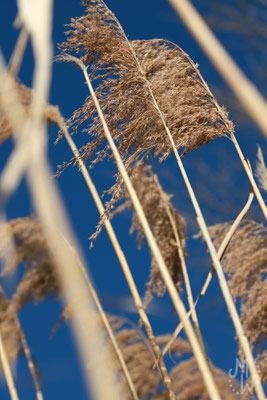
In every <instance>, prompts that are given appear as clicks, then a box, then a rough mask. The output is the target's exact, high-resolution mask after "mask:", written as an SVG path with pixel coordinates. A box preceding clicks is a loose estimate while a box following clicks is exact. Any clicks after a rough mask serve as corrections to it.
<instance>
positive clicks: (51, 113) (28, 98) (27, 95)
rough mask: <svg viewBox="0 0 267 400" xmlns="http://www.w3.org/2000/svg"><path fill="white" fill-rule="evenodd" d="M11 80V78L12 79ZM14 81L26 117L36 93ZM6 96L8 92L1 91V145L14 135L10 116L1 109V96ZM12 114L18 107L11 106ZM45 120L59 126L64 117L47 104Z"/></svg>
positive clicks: (14, 88)
mask: <svg viewBox="0 0 267 400" xmlns="http://www.w3.org/2000/svg"><path fill="white" fill-rule="evenodd" d="M10 78H11V77H10ZM12 81H13V90H15V91H16V93H17V95H18V100H19V101H20V103H21V105H22V106H23V108H24V110H25V112H26V115H28V114H29V112H30V110H31V105H32V102H33V97H34V93H33V90H32V89H29V88H28V87H27V86H25V85H23V84H22V83H19V82H17V81H15V80H14V79H13V77H12ZM3 95H4V96H6V92H5V93H3V92H2V91H1V90H0V144H1V143H3V142H5V141H6V140H8V139H9V138H11V137H12V136H13V135H14V132H13V129H12V126H11V124H10V122H9V119H10V118H9V116H8V115H7V114H6V113H5V111H4V110H3V109H2V107H1V96H3ZM8 108H9V110H10V112H12V114H13V115H14V114H16V105H15V104H10V106H9V107H8ZM44 118H45V119H46V120H47V121H48V122H49V123H51V124H59V122H60V121H61V119H62V117H61V114H60V111H59V109H58V107H57V106H53V105H50V104H47V105H46V106H45V108H44Z"/></svg>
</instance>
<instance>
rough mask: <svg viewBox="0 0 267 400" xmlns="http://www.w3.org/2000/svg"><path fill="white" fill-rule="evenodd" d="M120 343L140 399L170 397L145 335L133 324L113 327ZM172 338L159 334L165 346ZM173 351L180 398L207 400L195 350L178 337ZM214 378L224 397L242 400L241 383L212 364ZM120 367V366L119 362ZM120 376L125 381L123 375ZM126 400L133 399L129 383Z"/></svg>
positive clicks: (174, 380) (175, 384) (173, 376)
mask: <svg viewBox="0 0 267 400" xmlns="http://www.w3.org/2000/svg"><path fill="white" fill-rule="evenodd" d="M114 322H115V324H116V319H114V321H113V323H111V324H112V327H113V330H114V333H115V336H116V340H117V343H118V345H119V347H120V349H121V351H122V355H123V358H124V360H125V362H126V365H127V367H128V370H129V373H130V375H131V377H132V380H133V383H134V386H135V389H136V392H137V395H138V398H139V399H148V398H149V399H153V400H167V399H168V394H167V393H166V392H165V391H163V390H162V385H161V378H160V374H159V372H158V370H157V369H153V365H154V362H155V360H154V356H153V353H152V351H151V349H150V344H149V343H147V341H146V340H145V339H144V335H143V334H142V332H141V331H140V330H138V329H133V328H132V327H130V329H129V328H127V327H121V326H120V327H119V329H116V328H114V325H113V324H114ZM169 340H170V335H160V336H157V337H156V341H157V343H158V345H159V346H160V347H163V346H164V345H166V343H168V342H169ZM170 353H171V354H172V357H173V359H175V362H176V365H175V366H174V367H173V368H172V369H171V371H170V376H171V380H172V384H173V388H174V391H175V395H176V399H177V400H189V399H199V400H200V399H201V400H208V399H209V395H208V393H207V391H206V388H205V385H204V383H203V380H202V378H201V374H200V372H199V369H198V366H197V362H196V360H195V358H194V357H192V350H191V347H190V345H189V343H188V342H187V341H185V340H183V339H181V338H177V339H176V340H175V341H174V343H173V344H172V346H171V349H170ZM210 367H211V369H212V373H213V375H214V379H215V382H216V385H217V386H218V389H219V391H220V394H221V396H222V399H224V400H241V396H239V395H237V394H235V392H238V384H237V382H236V381H235V380H234V379H232V380H231V381H230V382H229V376H228V375H227V374H226V373H225V372H224V371H222V370H221V369H219V368H216V367H215V366H214V365H212V364H210ZM118 368H120V366H119V364H118ZM121 379H122V380H124V377H123V375H121ZM124 387H125V397H124V398H125V400H130V399H131V398H132V397H131V394H130V393H129V389H128V388H127V386H126V384H125V385H124Z"/></svg>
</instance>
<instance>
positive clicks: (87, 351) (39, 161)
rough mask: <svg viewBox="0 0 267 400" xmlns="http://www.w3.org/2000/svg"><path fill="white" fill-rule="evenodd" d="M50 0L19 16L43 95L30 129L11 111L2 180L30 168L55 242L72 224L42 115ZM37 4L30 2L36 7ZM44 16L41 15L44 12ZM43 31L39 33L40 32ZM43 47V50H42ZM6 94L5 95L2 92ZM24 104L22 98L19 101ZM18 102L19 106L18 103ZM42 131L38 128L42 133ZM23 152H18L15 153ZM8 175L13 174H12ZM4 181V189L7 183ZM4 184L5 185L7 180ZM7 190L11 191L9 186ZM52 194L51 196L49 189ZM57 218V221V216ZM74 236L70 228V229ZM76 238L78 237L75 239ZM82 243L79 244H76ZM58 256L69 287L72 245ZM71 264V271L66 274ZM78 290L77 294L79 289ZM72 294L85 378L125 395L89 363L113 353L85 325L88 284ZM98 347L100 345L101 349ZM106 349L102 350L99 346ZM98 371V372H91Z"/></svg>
mask: <svg viewBox="0 0 267 400" xmlns="http://www.w3.org/2000/svg"><path fill="white" fill-rule="evenodd" d="M51 4H52V3H51V2H49V1H48V2H46V3H42V7H40V8H38V6H40V4H39V3H38V4H37V3H36V4H34V7H35V9H34V11H35V14H36V15H35V17H36V18H35V19H31V14H32V12H33V9H32V8H31V10H29V8H27V7H28V6H27V4H26V3H21V6H22V9H21V10H20V14H21V15H20V16H21V19H22V21H23V23H24V24H25V26H26V27H27V29H28V31H29V32H30V34H31V38H32V41H33V47H34V54H35V57H36V59H37V63H36V65H37V67H36V71H35V77H34V89H35V91H36V93H37V94H38V95H36V97H35V100H34V103H33V107H32V113H31V117H30V119H29V120H28V121H27V122H28V124H27V130H26V129H24V130H23V129H22V127H23V125H24V124H23V123H22V124H19V123H18V120H17V119H15V117H14V116H13V119H12V116H11V115H10V121H11V123H12V125H13V127H14V130H16V131H19V132H21V134H20V135H16V138H17V136H18V139H17V147H16V149H15V151H14V152H13V153H12V156H11V159H10V162H9V164H8V168H6V169H5V171H4V173H5V179H6V180H5V179H3V180H2V182H3V181H4V183H5V184H6V185H7V188H8V191H7V192H9V193H10V192H12V190H13V188H15V187H16V185H17V183H18V182H19V179H20V177H21V175H22V174H23V173H24V172H25V171H26V173H27V177H28V183H29V188H30V191H31V195H32V199H33V204H34V205H35V207H36V210H37V212H38V214H39V215H40V219H41V221H42V224H44V225H45V226H47V227H48V229H47V233H48V240H49V243H50V244H51V245H52V246H53V245H55V244H57V243H58V239H59V237H58V230H59V229H61V230H62V231H64V232H65V234H66V232H70V229H69V228H68V224H67V222H66V220H67V218H66V215H65V214H64V211H63V207H62V205H61V203H60V200H59V196H58V194H57V191H56V189H55V186H54V184H52V183H51V180H50V176H51V173H50V171H49V168H48V166H47V162H46V156H45V153H44V152H45V145H44V143H45V126H44V124H43V121H42V114H43V105H44V104H45V103H46V97H47V93H48V88H49V80H50V57H51V43H50V27H51ZM32 6H33V5H31V7H32ZM39 17H40V18H39ZM36 35H38V39H37V36H36ZM40 48H42V51H41V52H40ZM4 82H5V84H7V85H8V84H10V81H9V80H8V78H7V76H5V79H4ZM3 97H5V96H3ZM7 99H8V96H6V99H4V101H6V103H5V104H4V106H6V111H7V112H9V114H10V110H9V108H8V104H7V103H8V102H7ZM18 104H19V103H18ZM18 104H17V106H18ZM20 116H21V117H22V122H24V121H25V119H24V118H23V117H24V115H23V111H21V112H20ZM37 132H38V133H37ZM29 140H30V141H31V146H28V145H27V144H28V143H29ZM16 156H18V157H16ZM7 178H10V180H9V179H7ZM3 186H4V185H3V184H2V189H3ZM4 188H5V186H4ZM4 193H6V192H5V191H4ZM48 193H49V194H50V195H49V196H47V194H48ZM56 221H57V222H56ZM67 236H68V237H71V236H72V235H71V234H67ZM70 241H71V242H74V240H71V239H70ZM77 248H78V247H77ZM55 259H56V265H57V267H58V268H57V271H58V273H59V276H60V281H61V284H62V286H63V287H64V288H65V289H67V288H68V287H69V286H70V284H72V283H73V282H81V281H82V277H81V276H80V275H79V273H78V272H77V270H76V268H75V263H74V262H73V261H74V260H73V257H72V255H71V254H68V252H67V251H64V252H60V251H57V252H55ZM66 267H67V270H68V274H67V275H66ZM76 296H77V294H76ZM73 300H74V299H71V298H70V297H68V298H67V301H68V303H69V304H71V305H74V309H75V318H74V325H73V326H74V328H75V333H76V335H77V337H78V338H79V340H77V344H78V346H79V349H80V355H81V357H82V360H83V365H84V372H85V376H86V377H87V379H86V384H87V387H88V389H89V381H90V383H91V385H90V386H91V387H90V390H92V389H93V390H94V393H95V395H96V398H101V399H104V398H107V397H108V398H114V399H118V398H120V395H119V391H118V387H117V386H115V384H114V380H113V377H112V374H111V368H110V367H109V368H106V367H105V362H102V369H101V372H100V371H98V370H97V369H96V368H91V369H90V373H89V372H88V369H87V367H86V363H87V362H88V359H93V360H98V359H99V356H100V354H101V357H104V358H105V356H106V357H107V359H108V355H107V354H106V353H105V351H104V348H103V346H102V344H101V341H100V338H101V330H99V329H98V327H97V326H95V325H92V326H91V327H90V328H91V333H92V335H91V337H90V340H89V341H88V334H89V332H87V334H86V335H85V332H84V331H83V329H82V323H83V322H82V312H81V308H82V305H84V306H85V305H90V304H91V302H90V298H88V295H87V292H86V289H85V288H84V287H83V286H81V287H80V290H79V302H77V301H76V302H75V301H73ZM97 349H99V350H97ZM100 349H101V350H100ZM92 375H94V378H92V379H91V378H90V377H92ZM103 376H105V379H106V385H105V386H103V385H101V381H102V379H103Z"/></svg>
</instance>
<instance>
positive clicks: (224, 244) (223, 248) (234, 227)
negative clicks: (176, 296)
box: [162, 190, 254, 355]
mask: <svg viewBox="0 0 267 400" xmlns="http://www.w3.org/2000/svg"><path fill="white" fill-rule="evenodd" d="M253 198H254V192H253V191H252V190H251V191H250V194H249V197H248V200H247V202H246V204H245V206H244V207H243V209H242V210H241V212H240V213H239V214H238V216H237V217H236V219H235V221H234V223H233V224H232V226H231V227H230V229H229V231H228V232H227V234H226V235H225V237H224V239H223V241H222V243H221V245H220V247H219V249H218V253H217V254H218V257H219V259H220V260H221V259H222V257H223V255H224V253H225V251H226V249H227V247H228V246H229V243H230V241H231V239H232V237H233V235H234V233H235V232H236V230H237V228H238V226H239V225H240V223H241V221H242V219H243V218H244V216H245V215H246V213H247V212H248V210H249V208H250V205H251V203H252V200H253ZM214 272H215V269H214V267H213V266H212V267H211V269H210V271H209V273H208V276H207V278H206V280H205V282H204V285H203V286H202V288H201V290H200V292H199V294H198V296H197V298H196V300H195V303H194V308H195V307H196V305H197V303H198V301H199V299H200V297H201V296H204V295H205V293H206V291H207V289H208V286H209V284H210V282H211V279H212V277H213V275H214ZM191 312H192V310H190V311H189V312H188V313H187V315H188V317H189V316H190V315H191ZM183 327H184V326H183V323H182V322H181V323H180V324H179V325H178V326H177V328H176V329H175V331H174V333H173V335H172V337H171V340H170V342H169V343H168V344H167V345H166V346H165V348H164V349H163V351H162V353H163V355H164V354H165V353H166V352H167V351H168V348H169V346H170V345H171V343H172V341H173V340H175V338H176V337H177V336H178V335H179V333H180V332H181V331H182V329H183Z"/></svg>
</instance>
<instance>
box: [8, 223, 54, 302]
mask: <svg viewBox="0 0 267 400" xmlns="http://www.w3.org/2000/svg"><path fill="white" fill-rule="evenodd" d="M8 227H9V229H10V233H11V235H12V237H13V241H14V245H15V250H16V253H15V255H14V258H13V259H12V260H10V261H9V262H7V263H6V265H5V266H4V271H3V272H4V274H11V273H13V272H14V271H15V269H16V268H18V267H19V265H20V264H21V263H24V265H25V267H26V268H25V271H24V273H23V275H22V278H21V280H20V282H19V284H18V286H17V288H16V292H15V293H14V295H13V298H12V304H13V306H14V307H15V309H21V308H22V307H23V306H24V305H25V304H27V303H29V302H33V301H43V300H44V299H45V298H46V296H47V295H48V294H51V293H53V294H54V295H55V296H58V295H59V294H60V292H61V288H60V284H59V281H58V278H57V275H56V272H55V267H54V260H53V255H52V251H51V250H50V249H49V247H48V243H47V240H46V237H45V235H44V233H43V228H42V227H41V224H40V222H39V220H38V218H36V217H24V218H16V219H13V220H10V221H9V222H8ZM2 232H5V230H3V229H2ZM0 235H1V229H0Z"/></svg>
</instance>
